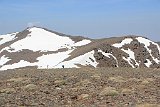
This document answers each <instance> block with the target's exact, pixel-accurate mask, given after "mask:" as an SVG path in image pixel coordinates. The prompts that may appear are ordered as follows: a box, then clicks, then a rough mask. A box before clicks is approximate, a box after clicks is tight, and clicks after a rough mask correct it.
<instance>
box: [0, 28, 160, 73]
mask: <svg viewBox="0 0 160 107" xmlns="http://www.w3.org/2000/svg"><path fill="white" fill-rule="evenodd" d="M0 53H1V54H0V70H7V69H15V68H24V67H35V68H38V69H50V68H62V66H64V67H65V68H80V67H85V66H90V67H132V68H137V67H152V68H156V67H160V46H159V45H158V43H156V42H153V41H151V40H149V39H147V38H145V37H141V36H125V37H113V38H108V39H98V40H93V39H89V38H85V37H81V36H70V35H65V34H62V33H58V32H54V31H50V30H47V29H45V28H39V27H31V28H27V29H25V30H24V31H22V32H16V33H12V34H7V35H0Z"/></svg>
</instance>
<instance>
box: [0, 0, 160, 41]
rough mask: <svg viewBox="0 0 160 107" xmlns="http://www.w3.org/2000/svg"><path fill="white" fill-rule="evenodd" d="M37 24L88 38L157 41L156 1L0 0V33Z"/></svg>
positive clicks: (159, 17) (159, 0)
mask: <svg viewBox="0 0 160 107" xmlns="http://www.w3.org/2000/svg"><path fill="white" fill-rule="evenodd" d="M30 25H37V26H41V27H45V28H48V29H51V30H55V31H58V32H62V33H66V34H71V35H82V36H87V37H90V38H108V37H112V36H123V35H131V34H133V35H142V36H146V37H148V38H150V39H152V40H155V41H160V0H0V34H6V33H10V32H15V31H22V30H23V29H25V28H26V27H27V26H30Z"/></svg>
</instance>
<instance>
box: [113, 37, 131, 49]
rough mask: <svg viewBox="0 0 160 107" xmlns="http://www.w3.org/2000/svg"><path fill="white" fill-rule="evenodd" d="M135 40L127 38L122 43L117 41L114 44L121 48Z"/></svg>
mask: <svg viewBox="0 0 160 107" xmlns="http://www.w3.org/2000/svg"><path fill="white" fill-rule="evenodd" d="M132 41H133V39H131V38H126V39H124V40H123V41H122V42H121V43H115V44H113V45H112V46H114V47H117V48H121V47H122V46H123V45H125V44H130V43H131V42H132Z"/></svg>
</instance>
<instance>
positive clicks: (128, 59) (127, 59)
mask: <svg viewBox="0 0 160 107" xmlns="http://www.w3.org/2000/svg"><path fill="white" fill-rule="evenodd" d="M122 58H123V59H124V60H125V61H127V62H128V63H129V65H131V66H132V68H135V66H134V65H133V64H132V63H131V62H130V61H131V60H130V58H129V57H128V58H125V57H124V56H123V57H122Z"/></svg>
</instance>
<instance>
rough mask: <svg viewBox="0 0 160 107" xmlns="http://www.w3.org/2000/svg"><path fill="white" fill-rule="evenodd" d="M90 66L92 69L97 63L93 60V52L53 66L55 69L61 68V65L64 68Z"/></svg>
mask: <svg viewBox="0 0 160 107" xmlns="http://www.w3.org/2000/svg"><path fill="white" fill-rule="evenodd" d="M78 64H80V65H83V66H86V65H91V66H93V67H96V66H97V65H98V63H97V62H96V59H95V58H94V51H91V52H88V53H86V54H84V55H80V56H78V57H76V58H74V59H72V60H69V61H65V62H62V63H60V64H58V65H57V66H55V68H62V65H64V67H65V68H79V67H78V66H77V65H78Z"/></svg>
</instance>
